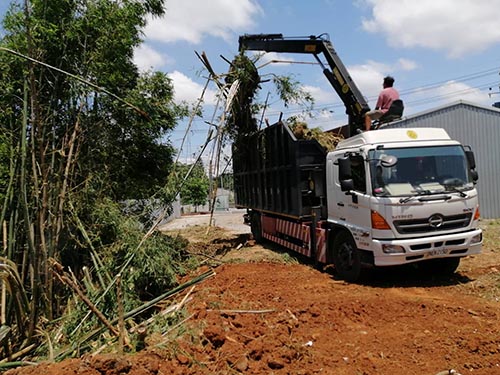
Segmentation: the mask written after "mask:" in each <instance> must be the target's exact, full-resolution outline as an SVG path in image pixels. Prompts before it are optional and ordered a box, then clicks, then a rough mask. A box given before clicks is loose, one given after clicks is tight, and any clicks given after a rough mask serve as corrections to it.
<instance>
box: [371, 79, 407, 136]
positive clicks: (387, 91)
mask: <svg viewBox="0 0 500 375" xmlns="http://www.w3.org/2000/svg"><path fill="white" fill-rule="evenodd" d="M393 85H394V78H392V77H391V76H387V77H385V78H384V82H383V87H384V88H383V89H382V91H381V92H380V94H379V96H378V100H377V105H376V106H375V109H374V110H373V111H369V112H366V114H365V130H366V131H368V130H370V128H371V125H372V121H373V120H378V119H379V118H381V117H382V116H383V115H384V114H385V113H386V112H387V111H388V110H389V107H390V106H391V104H392V102H393V101H394V100H397V99H399V92H398V91H397V90H396V89H395V88H394V87H392V86H393Z"/></svg>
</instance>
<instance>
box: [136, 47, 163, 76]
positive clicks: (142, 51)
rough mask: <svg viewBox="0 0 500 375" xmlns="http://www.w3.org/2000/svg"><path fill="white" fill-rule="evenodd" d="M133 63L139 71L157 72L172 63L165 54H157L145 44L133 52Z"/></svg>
mask: <svg viewBox="0 0 500 375" xmlns="http://www.w3.org/2000/svg"><path fill="white" fill-rule="evenodd" d="M134 63H135V65H137V67H138V68H139V70H142V71H144V70H150V69H151V70H159V68H160V67H162V66H164V65H166V64H170V63H172V60H171V59H170V58H169V57H168V56H167V55H165V54H162V53H159V52H158V51H156V50H154V49H153V48H151V47H150V46H149V45H147V44H141V45H140V46H139V47H138V48H137V49H136V50H135V51H134Z"/></svg>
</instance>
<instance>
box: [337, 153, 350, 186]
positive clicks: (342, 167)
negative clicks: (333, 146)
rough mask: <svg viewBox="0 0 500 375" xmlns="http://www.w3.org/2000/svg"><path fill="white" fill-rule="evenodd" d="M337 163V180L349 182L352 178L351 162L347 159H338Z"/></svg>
mask: <svg viewBox="0 0 500 375" xmlns="http://www.w3.org/2000/svg"><path fill="white" fill-rule="evenodd" d="M338 162H339V180H340V181H341V182H342V181H343V180H349V179H350V178H352V172H351V160H350V159H349V158H340V159H338Z"/></svg>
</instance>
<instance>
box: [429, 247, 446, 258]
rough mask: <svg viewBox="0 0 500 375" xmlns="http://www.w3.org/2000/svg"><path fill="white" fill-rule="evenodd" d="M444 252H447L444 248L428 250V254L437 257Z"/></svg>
mask: <svg viewBox="0 0 500 375" xmlns="http://www.w3.org/2000/svg"><path fill="white" fill-rule="evenodd" d="M446 254H448V250H447V249H445V248H441V249H434V250H431V251H429V256H431V257H437V256H440V255H446Z"/></svg>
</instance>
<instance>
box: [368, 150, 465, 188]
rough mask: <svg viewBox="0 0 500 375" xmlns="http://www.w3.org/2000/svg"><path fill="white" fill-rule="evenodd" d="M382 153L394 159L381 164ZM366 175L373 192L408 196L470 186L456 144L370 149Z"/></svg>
mask: <svg viewBox="0 0 500 375" xmlns="http://www.w3.org/2000/svg"><path fill="white" fill-rule="evenodd" d="M384 155H390V156H395V157H396V158H397V163H396V164H395V165H393V166H390V167H389V166H387V165H384V163H383V162H382V159H383V158H384ZM368 160H369V161H370V176H371V184H372V190H373V194H374V195H377V196H386V197H387V196H412V195H427V194H439V193H451V192H459V193H460V194H461V195H462V196H463V195H464V193H463V191H464V190H469V189H472V188H473V186H474V184H473V182H472V178H471V176H470V173H469V168H468V164H467V159H466V156H465V152H464V150H463V148H462V147H461V146H459V145H453V146H433V147H413V148H391V149H388V148H384V149H379V150H370V151H369V153H368Z"/></svg>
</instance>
